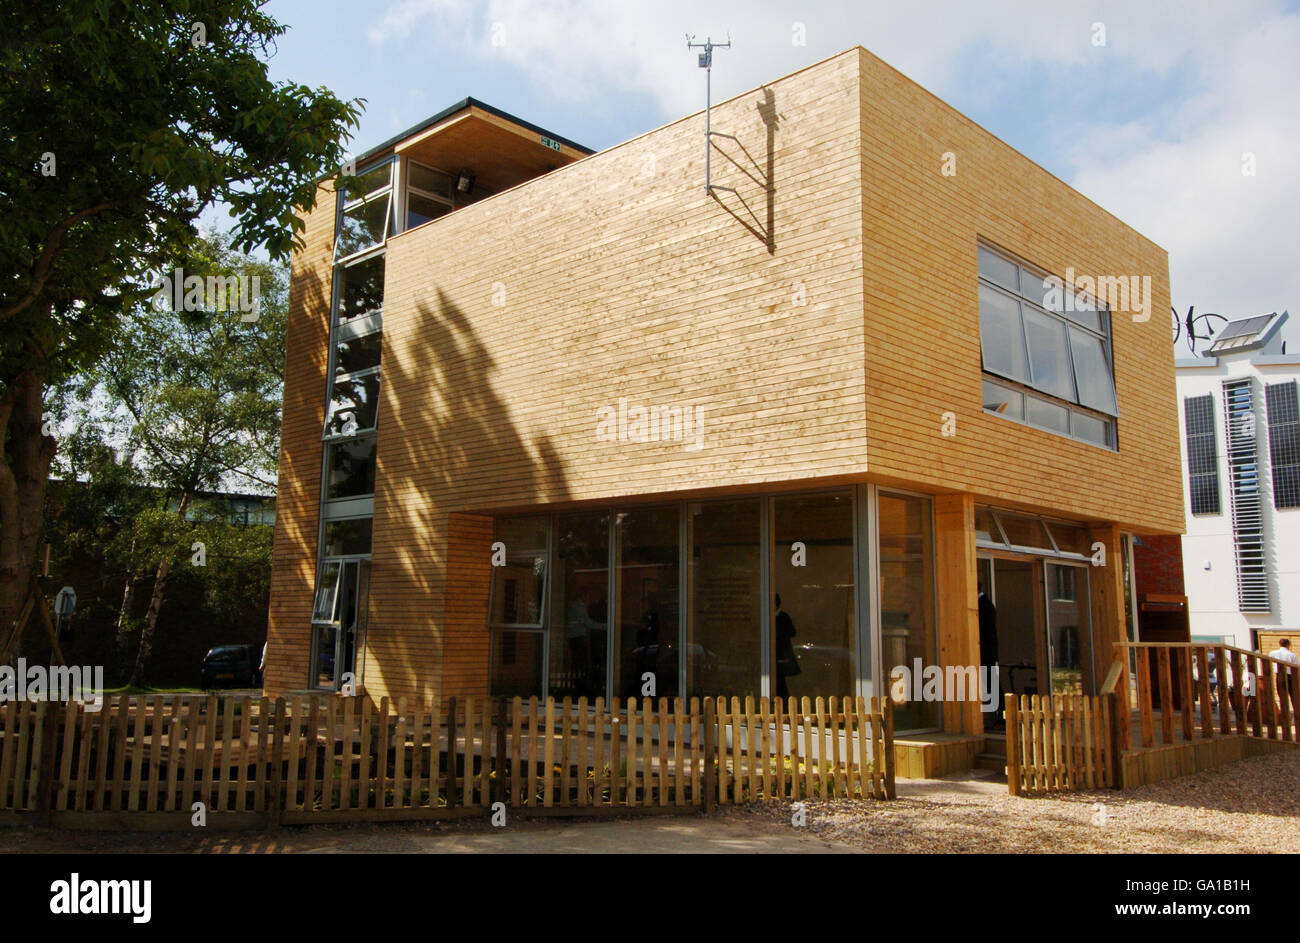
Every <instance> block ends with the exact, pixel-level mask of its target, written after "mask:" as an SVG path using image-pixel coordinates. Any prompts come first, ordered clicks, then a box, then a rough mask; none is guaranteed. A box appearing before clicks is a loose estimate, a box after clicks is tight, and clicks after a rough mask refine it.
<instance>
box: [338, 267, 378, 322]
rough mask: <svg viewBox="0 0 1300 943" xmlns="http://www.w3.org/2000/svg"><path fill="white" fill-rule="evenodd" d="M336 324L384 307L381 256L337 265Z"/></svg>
mask: <svg viewBox="0 0 1300 943" xmlns="http://www.w3.org/2000/svg"><path fill="white" fill-rule="evenodd" d="M335 271H337V272H338V279H339V307H338V320H339V323H343V322H344V321H350V320H352V319H353V318H359V317H361V316H362V315H365V314H370V313H372V312H375V311H379V310H380V309H382V308H383V306H384V257H383V255H376V256H371V257H370V258H368V259H363V260H362V261H360V262H354V263H352V264H351V265H342V266H339V267H338V268H337V269H336V270H335Z"/></svg>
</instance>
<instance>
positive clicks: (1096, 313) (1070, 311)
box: [1063, 293, 1106, 334]
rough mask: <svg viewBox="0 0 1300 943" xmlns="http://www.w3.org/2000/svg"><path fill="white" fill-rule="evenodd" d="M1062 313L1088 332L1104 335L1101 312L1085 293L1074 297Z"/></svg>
mask: <svg viewBox="0 0 1300 943" xmlns="http://www.w3.org/2000/svg"><path fill="white" fill-rule="evenodd" d="M1063 313H1064V314H1065V316H1066V317H1067V318H1069V319H1070V320H1071V321H1074V322H1075V323H1076V324H1082V325H1083V326H1084V327H1086V328H1088V330H1090V331H1093V332H1095V333H1097V334H1104V333H1106V332H1105V331H1103V330H1102V314H1103V311H1102V309H1100V308H1099V307H1098V306H1097V304H1096V302H1094V301H1093V299H1092V296H1091V295H1088V294H1087V293H1080V294H1076V295H1074V297H1073V299H1072V300H1071V302H1070V304H1068V305H1067V306H1066V308H1065V311H1064V312H1063Z"/></svg>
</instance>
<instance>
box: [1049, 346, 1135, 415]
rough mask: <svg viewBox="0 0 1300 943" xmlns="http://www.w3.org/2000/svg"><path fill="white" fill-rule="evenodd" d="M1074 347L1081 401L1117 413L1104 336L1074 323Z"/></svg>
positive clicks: (1083, 403) (1096, 408) (1075, 370)
mask: <svg viewBox="0 0 1300 943" xmlns="http://www.w3.org/2000/svg"><path fill="white" fill-rule="evenodd" d="M1070 349H1071V350H1072V351H1073V353H1074V376H1075V378H1076V379H1077V380H1078V384H1079V402H1080V403H1081V404H1082V405H1084V406H1087V407H1088V408H1089V409H1095V410H1097V411H1098V412H1103V413H1106V414H1107V415H1108V416H1113V415H1115V413H1116V409H1115V382H1114V380H1112V379H1111V376H1110V359H1109V358H1108V357H1107V356H1106V347H1105V345H1104V344H1103V343H1102V340H1101V338H1100V337H1094V336H1093V335H1091V334H1088V333H1085V332H1084V331H1081V330H1079V329H1078V328H1077V327H1072V328H1070ZM1035 366H1037V361H1035Z"/></svg>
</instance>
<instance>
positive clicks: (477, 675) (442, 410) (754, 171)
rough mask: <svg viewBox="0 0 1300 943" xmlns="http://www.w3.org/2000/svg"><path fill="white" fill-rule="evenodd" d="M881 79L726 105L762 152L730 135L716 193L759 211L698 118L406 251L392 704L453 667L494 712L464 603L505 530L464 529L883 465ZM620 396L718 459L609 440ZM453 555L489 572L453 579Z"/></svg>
mask: <svg viewBox="0 0 1300 943" xmlns="http://www.w3.org/2000/svg"><path fill="white" fill-rule="evenodd" d="M857 82H858V69H857V63H856V57H854V56H841V57H838V58H836V59H833V60H830V61H828V62H826V63H823V64H821V65H819V66H817V67H815V68H812V69H809V70H805V71H804V72H802V73H799V74H796V75H794V76H791V77H789V78H787V79H783V80H781V81H779V82H776V83H773V85H771V86H769V87H767V88H765V89H761V90H759V91H756V92H752V93H748V94H746V95H742V96H740V97H739V98H736V99H733V100H731V101H730V102H726V103H724V104H722V105H720V106H719V107H717V108H716V109H715V111H714V115H713V122H714V123H713V126H714V128H715V129H718V130H725V131H726V132H727V133H729V134H734V135H735V136H736V137H737V138H739V145H736V144H735V142H731V141H729V140H726V139H719V141H718V145H717V148H716V149H715V153H714V155H713V172H714V179H713V182H714V183H715V184H718V185H723V186H729V187H734V188H735V189H736V190H737V191H738V192H737V193H734V194H733V193H728V192H719V193H717V195H716V197H713V196H706V195H705V193H704V151H703V145H704V140H703V129H704V128H703V125H704V121H703V115H696V116H692V117H690V118H686V119H683V120H682V121H679V122H677V123H675V124H672V125H669V126H667V127H665V128H662V129H660V130H658V131H655V132H653V133H651V134H648V135H645V136H642V137H640V138H636V139H634V140H633V141H630V142H627V143H626V144H623V145H620V146H618V147H615V148H612V149H610V150H608V151H605V152H603V153H600V154H597V155H595V156H592V157H589V158H586V159H585V160H582V161H579V162H577V163H574V164H572V165H570V166H568V167H565V168H562V169H561V170H559V171H556V172H554V173H552V174H550V175H548V176H545V177H542V178H540V179H537V180H534V181H532V182H530V183H528V184H525V185H523V186H521V187H518V188H516V189H514V190H510V191H507V192H505V193H502V194H499V195H497V196H495V197H492V198H490V199H487V200H484V201H482V202H481V203H477V204H474V205H472V206H469V207H467V208H465V209H463V210H459V211H457V212H456V213H453V214H450V215H448V216H446V217H443V218H442V219H440V220H438V221H436V222H435V223H434V224H431V225H427V226H424V227H421V228H419V229H415V230H412V231H410V232H408V233H404V234H402V235H400V236H398V237H396V238H394V239H392V240H390V241H389V245H388V261H387V269H386V273H387V274H386V286H385V300H384V350H383V384H382V390H381V399H380V421H379V445H378V455H379V459H378V471H377V479H378V482H377V485H376V488H377V493H376V497H375V534H376V539H375V546H374V551H373V561H374V562H373V575H372V582H371V629H370V637H369V642H368V645H367V648H368V650H369V652H370V654H371V655H372V657H373V660H374V662H375V663H377V664H381V665H383V666H384V668H383V670H384V671H385V672H387V673H388V674H389V675H393V674H396V676H395V677H392V678H391V679H390V678H389V677H387V676H385V678H384V686H383V688H382V690H384V691H385V692H388V693H415V691H416V685H417V681H416V676H417V674H418V676H419V677H421V678H423V677H427V673H428V670H427V667H426V666H430V665H433V666H436V665H439V664H441V666H442V670H443V672H444V679H443V681H444V686H445V691H446V692H447V693H453V692H454V693H464V694H483V693H486V682H487V674H486V672H487V663H488V658H487V633H486V630H485V628H484V623H483V621H482V620H479V621H478V622H477V624H476V625H475V624H470V622H471V620H468V619H463V618H462V617H460V616H459V615H458V614H457V613H458V612H459V611H460V608H461V606H462V602H461V600H459V599H458V597H457V594H458V593H459V592H461V591H463V590H464V588H465V587H464V584H463V578H470V579H471V580H472V579H478V580H481V581H483V582H480V583H476V584H474V585H473V586H472V592H473V593H475V594H481V593H483V592H484V591H485V587H486V582H485V581H486V579H487V577H488V574H489V568H488V566H487V564H488V555H489V544H490V539H484V537H485V536H486V534H487V533H489V532H486V531H485V532H484V533H483V534H481V535H480V536H479V537H478V538H477V546H474V545H473V544H472V543H471V544H466V543H465V542H464V540H465V538H464V537H461V538H458V539H457V540H455V541H449V539H448V527H449V523H448V515H449V514H450V513H451V512H473V511H476V510H489V509H497V508H502V507H510V506H515V507H527V506H534V505H538V504H543V503H552V502H568V501H578V500H589V499H614V498H616V497H619V496H623V495H628V494H646V493H652V492H661V493H662V492H672V491H678V490H684V489H703V488H715V487H721V486H741V485H745V484H751V485H753V484H758V483H761V482H776V481H784V480H791V479H797V478H807V477H811V476H834V475H840V476H844V475H849V474H855V473H857V474H860V473H862V472H863V471H865V470H866V459H867V456H866V427H865V389H864V385H865V372H864V348H863V332H864V329H863V323H862V315H861V311H862V294H861V285H862V277H861V268H862V244H861V239H862V236H861V204H860V194H859V191H858V187H857V185H856V180H857V176H858V173H859V163H860V162H859V158H858V126H857V107H858V106H857V95H856V90H857ZM724 152H725V154H726V155H730V156H729V157H728V156H724ZM769 180H770V181H771V183H770V187H769V184H768V183H767V181H769ZM620 398H623V399H624V400H626V401H627V404H628V405H629V406H633V405H640V406H645V407H650V406H670V407H691V408H695V407H703V408H704V413H703V417H704V424H703V439H702V447H701V448H699V449H697V450H696V449H692V448H691V447H690V446H692V444H693V440H692V439H690V438H688V437H686V436H683V437H682V438H681V439H680V440H678V441H667V442H665V441H659V442H635V441H621V442H620V441H614V442H608V441H601V440H600V439H598V438H597V435H596V433H597V413H598V410H600V409H601V408H602V407H607V408H609V409H611V410H615V411H616V410H617V409H618V406H619V399H620ZM615 432H616V430H615ZM466 555H468V556H466ZM453 556H454V557H456V558H457V559H465V560H468V561H469V562H470V563H471V564H472V563H473V561H474V560H475V558H477V561H478V565H479V570H478V572H477V574H474V573H473V572H472V571H466V570H465V569H464V568H463V567H459V568H457V570H456V571H455V572H456V573H457V574H460V576H459V577H455V578H456V579H458V580H460V582H451V580H453V578H454V577H453V571H452V570H451V569H450V567H451V560H450V558H451V557H453ZM478 605H479V604H478V603H475V606H478ZM483 605H485V602H484V603H483ZM453 622H455V623H457V628H456V629H455V630H454V631H453V629H452V624H453ZM444 633H445V636H444ZM440 647H441V650H442V657H441V659H439V658H437V656H436V654H435V653H436V652H438V651H439V650H440ZM413 655H414V656H416V658H418V660H419V662H420V665H419V669H420V670H419V671H418V672H415V671H408V669H407V668H406V667H405V666H406V665H407V664H411V663H412V662H413V660H414V659H412V657H411V656H413ZM372 667H373V665H372V664H369V663H368V664H367V671H368V672H369V671H371V669H372ZM435 670H436V668H435ZM372 677H375V676H372V675H370V674H367V676H366V682H367V687H368V688H370V687H371V686H372Z"/></svg>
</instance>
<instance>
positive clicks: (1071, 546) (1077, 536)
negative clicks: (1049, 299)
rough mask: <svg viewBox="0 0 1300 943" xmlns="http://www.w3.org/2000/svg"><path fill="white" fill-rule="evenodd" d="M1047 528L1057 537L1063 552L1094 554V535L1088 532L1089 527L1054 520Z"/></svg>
mask: <svg viewBox="0 0 1300 943" xmlns="http://www.w3.org/2000/svg"><path fill="white" fill-rule="evenodd" d="M1047 529H1048V530H1050V531H1051V532H1052V536H1053V537H1054V538H1056V546H1057V548H1058V549H1059V550H1060V551H1061V552H1062V553H1079V554H1083V555H1084V556H1090V555H1091V554H1092V537H1091V535H1090V534H1089V533H1088V528H1086V527H1080V526H1078V525H1077V524H1061V523H1059V522H1057V521H1052V522H1050V523H1049V524H1048V525H1047Z"/></svg>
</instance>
